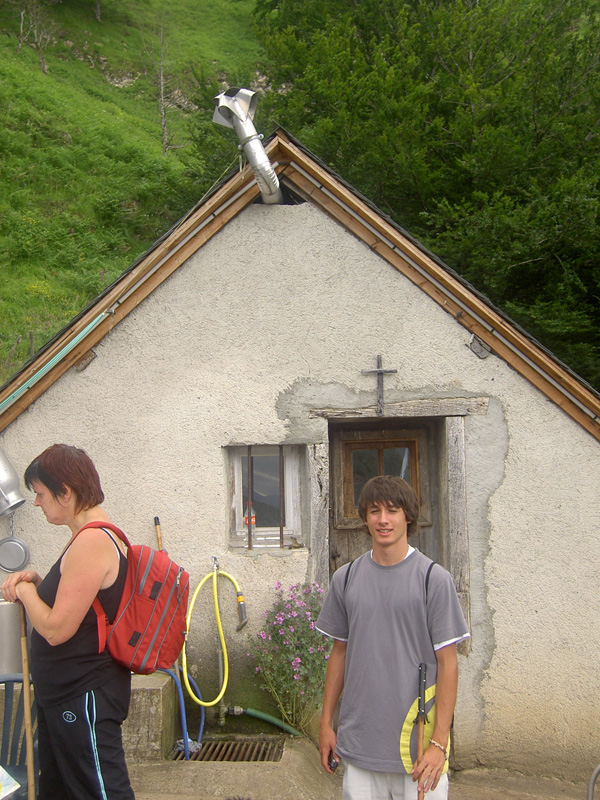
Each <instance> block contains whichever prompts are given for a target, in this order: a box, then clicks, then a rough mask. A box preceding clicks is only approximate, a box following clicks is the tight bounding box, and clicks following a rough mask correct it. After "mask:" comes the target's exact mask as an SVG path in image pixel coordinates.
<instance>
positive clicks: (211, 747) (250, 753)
mask: <svg viewBox="0 0 600 800" xmlns="http://www.w3.org/2000/svg"><path fill="white" fill-rule="evenodd" d="M283 744H284V740H283V739H271V740H269V741H264V740H262V739H261V740H257V739H244V740H236V741H223V740H219V741H203V742H202V746H201V748H200V749H199V750H196V752H192V753H190V761H210V762H215V761H227V762H234V761H235V762H246V763H247V762H249V761H271V762H273V761H281V756H282V755H283ZM174 760H175V761H184V760H185V759H184V755H183V753H176V754H175V757H174Z"/></svg>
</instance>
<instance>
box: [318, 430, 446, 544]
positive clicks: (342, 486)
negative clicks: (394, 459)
mask: <svg viewBox="0 0 600 800" xmlns="http://www.w3.org/2000/svg"><path fill="white" fill-rule="evenodd" d="M347 424H348V423H347ZM332 434H333V436H332V438H333V458H334V462H335V471H336V474H337V475H338V476H339V480H338V481H334V486H333V491H334V492H335V493H336V497H335V515H334V517H335V518H334V525H335V527H336V528H341V529H347V530H355V529H357V528H361V527H364V522H363V521H362V520H361V518H360V517H359V515H358V510H357V508H356V506H355V505H354V480H353V465H352V452H353V450H356V449H368V448H369V447H370V446H373V447H376V446H377V447H381V449H384V446H389V447H408V449H409V454H410V469H411V485H412V486H413V488H414V489H415V491H416V492H417V496H418V498H419V503H420V506H421V513H420V515H419V521H418V522H419V527H430V526H431V524H432V523H431V520H432V510H431V498H430V488H429V487H430V474H429V473H430V468H429V464H428V458H427V429H425V428H416V427H415V428H412V427H402V428H395V427H390V425H389V423H388V424H383V425H381V427H379V426H377V427H376V426H374V425H369V426H368V427H361V426H356V427H354V426H353V427H350V426H349V425H348V427H344V428H337V429H336V430H334V431H332Z"/></svg>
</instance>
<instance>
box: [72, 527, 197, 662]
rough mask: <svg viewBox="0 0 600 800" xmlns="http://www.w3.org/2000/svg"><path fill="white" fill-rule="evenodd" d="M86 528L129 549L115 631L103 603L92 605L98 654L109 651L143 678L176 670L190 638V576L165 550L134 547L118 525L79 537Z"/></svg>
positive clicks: (114, 624)
mask: <svg viewBox="0 0 600 800" xmlns="http://www.w3.org/2000/svg"><path fill="white" fill-rule="evenodd" d="M86 528H104V529H108V530H111V531H112V532H113V533H115V534H116V535H117V536H118V537H119V539H121V541H122V542H123V543H124V544H125V545H126V547H127V574H126V576H125V585H124V587H123V594H122V595H121V601H120V603H119V607H118V609H117V614H116V616H115V619H114V622H113V623H112V625H111V624H110V623H109V622H108V620H107V618H106V614H105V613H104V610H103V608H102V605H101V604H100V601H99V600H98V598H97V597H96V599H95V600H94V602H93V604H92V607H93V609H94V611H95V612H96V616H97V617H98V652H99V653H101V652H102V651H103V650H104V648H105V647H107V648H108V652H109V653H110V654H111V656H112V657H113V658H114V660H115V661H116V662H118V663H119V664H122V665H123V666H124V667H127V668H128V669H130V670H131V671H132V672H136V673H138V674H140V675H147V674H149V673H151V672H156V670H157V669H158V668H159V667H162V668H163V669H168V668H170V667H172V666H173V664H174V663H175V661H176V659H177V657H178V656H179V654H180V652H181V648H182V647H183V642H184V640H185V635H186V627H187V626H186V618H185V617H186V613H187V605H188V594H189V588H190V586H189V582H190V576H189V575H188V573H187V572H186V571H185V570H184V569H183V568H182V567H180V566H178V565H177V564H176V563H175V562H174V561H171V559H170V558H169V556H168V555H167V553H166V551H165V550H154V548H152V547H148V546H147V545H143V544H142V545H130V544H129V541H128V539H127V537H126V536H125V534H124V533H123V531H121V530H120V529H119V528H117V526H116V525H112V524H111V523H108V522H90V523H88V524H87V525H84V526H83V527H82V528H81V529H80V530H79V531H78V534H79V533H81V531H83V530H85V529H86Z"/></svg>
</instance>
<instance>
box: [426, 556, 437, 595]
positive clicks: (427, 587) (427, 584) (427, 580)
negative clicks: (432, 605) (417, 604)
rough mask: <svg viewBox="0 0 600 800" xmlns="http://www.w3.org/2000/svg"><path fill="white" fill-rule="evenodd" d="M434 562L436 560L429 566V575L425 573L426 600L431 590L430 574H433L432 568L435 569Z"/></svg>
mask: <svg viewBox="0 0 600 800" xmlns="http://www.w3.org/2000/svg"><path fill="white" fill-rule="evenodd" d="M434 564H435V561H432V562H431V564H430V565H429V567H428V568H427V575H425V602H427V592H428V591H429V576H430V575H431V570H432V569H433V565H434Z"/></svg>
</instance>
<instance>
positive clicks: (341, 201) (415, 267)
mask: <svg viewBox="0 0 600 800" xmlns="http://www.w3.org/2000/svg"><path fill="white" fill-rule="evenodd" d="M266 151H267V153H268V155H269V158H270V159H271V162H272V164H273V166H274V167H275V169H276V171H277V174H278V176H279V180H280V182H281V184H282V186H283V187H284V190H286V189H287V190H289V191H290V192H292V194H294V195H296V196H299V197H300V198H302V199H303V200H305V201H307V202H310V203H312V204H313V205H315V206H317V207H318V208H320V209H321V210H322V211H324V212H325V213H326V214H328V215H329V216H330V217H332V218H333V219H335V220H336V221H337V222H338V223H340V224H341V225H343V226H344V227H345V228H347V229H348V230H349V231H350V232H351V233H353V234H354V235H355V236H357V237H358V238H359V239H360V240H361V241H363V242H364V243H365V244H366V245H367V246H368V247H369V248H371V249H372V250H373V251H374V252H376V253H377V254H378V255H379V256H381V257H382V258H384V259H385V260H386V261H388V262H389V263H390V264H391V265H392V266H393V267H395V268H396V269H397V270H398V271H399V272H401V273H402V274H403V275H405V276H406V277H407V278H408V279H409V280H411V281H412V282H413V283H415V284H416V285H417V286H418V287H419V288H420V289H421V290H422V291H423V292H425V293H426V294H427V295H428V296H429V297H430V298H431V299H432V300H434V301H435V302H436V303H438V304H439V305H440V306H441V307H442V308H443V309H444V310H445V311H446V312H447V313H448V314H451V315H452V316H453V317H454V318H455V319H456V321H457V322H459V323H460V324H461V325H462V326H463V327H465V328H466V329H467V330H469V331H470V332H471V333H472V334H473V335H474V336H476V337H477V338H478V339H479V340H480V341H481V342H483V343H484V345H487V347H488V348H490V349H491V351H492V352H493V353H494V354H495V355H497V356H498V357H500V358H502V359H503V360H504V361H506V363H508V364H509V365H510V366H511V367H513V369H515V370H516V371H517V372H518V373H519V374H521V375H522V376H523V377H524V378H526V379H527V380H528V381H530V383H532V384H533V385H534V386H535V387H536V388H537V389H539V390H540V391H541V392H542V393H543V394H544V395H546V397H548V398H549V399H550V400H552V402H554V403H556V404H557V405H558V406H559V407H560V408H561V409H562V410H563V411H564V412H565V413H566V414H568V415H569V416H570V417H572V418H573V419H574V420H575V421H576V422H578V423H579V424H580V425H582V426H583V427H584V428H585V429H586V430H587V431H588V432H589V433H591V434H592V436H594V437H595V438H596V439H597V440H599V441H600V395H599V394H598V393H597V392H596V391H595V390H594V389H593V388H592V387H591V386H590V385H589V384H587V383H586V382H585V381H583V380H582V379H581V378H580V377H578V376H577V375H576V374H575V373H574V372H572V371H571V370H570V369H569V368H568V367H567V366H566V365H564V364H562V363H561V362H560V361H559V360H558V359H557V358H555V357H554V356H553V355H552V354H551V353H550V352H549V351H548V350H546V349H545V348H544V347H543V346H542V345H540V344H539V342H537V341H535V340H534V339H533V338H531V337H530V336H528V334H527V333H526V332H525V331H524V330H522V329H521V328H520V327H519V326H518V325H516V324H515V323H514V322H512V321H511V320H510V319H509V318H508V317H507V316H506V315H505V314H503V313H502V312H501V311H500V310H499V309H497V308H495V307H494V306H493V305H492V304H491V303H490V302H489V300H487V299H486V298H485V297H484V296H483V295H482V294H481V293H479V292H478V291H477V290H476V289H475V288H474V287H473V286H471V285H470V284H468V283H467V282H466V281H464V280H463V279H462V278H460V276H459V275H457V274H456V273H455V272H454V271H453V270H452V269H450V268H449V267H448V266H447V265H445V264H444V263H443V262H442V261H441V260H440V259H438V258H437V257H436V256H435V255H434V254H432V253H431V252H429V251H428V250H427V249H426V248H425V247H424V246H423V245H422V244H420V243H419V242H418V241H416V240H415V239H414V238H413V237H411V236H410V234H408V233H407V232H406V231H404V230H403V229H402V228H401V227H400V226H398V225H397V224H396V223H394V222H393V221H392V220H391V219H389V218H388V217H387V216H385V215H384V214H382V213H381V212H380V211H379V210H378V209H377V208H375V206H374V205H373V204H372V203H370V202H369V201H368V200H367V199H366V198H364V197H362V196H361V195H360V194H359V193H358V192H356V190H354V189H353V188H352V187H350V186H349V185H348V184H346V183H345V182H344V181H343V180H342V179H341V178H340V177H339V176H337V175H335V174H334V173H333V172H332V171H331V170H330V169H328V168H327V167H326V166H325V165H324V164H323V163H321V162H320V161H319V160H318V159H317V158H316V157H315V156H314V155H312V154H311V153H309V152H308V151H307V150H306V149H305V148H304V147H303V146H302V145H301V144H300V143H299V142H298V141H296V140H295V139H294V138H293V137H292V136H290V135H289V134H288V133H287V132H286V131H285V130H283V129H282V128H278V129H277V130H276V131H275V133H274V134H273V135H272V136H271V137H270V138H269V140H268V142H267V143H266ZM259 194H260V192H259V189H258V186H257V184H256V181H255V179H254V174H253V172H252V170H251V168H250V167H249V166H246V167H245V169H244V170H243V171H241V172H236V173H235V174H233V175H231V176H230V177H228V178H226V179H225V180H224V181H223V182H222V183H221V184H220V185H219V186H218V187H217V188H216V189H215V190H214V191H213V192H212V194H210V195H209V196H208V197H207V198H205V199H204V200H202V201H201V202H200V203H199V204H198V205H197V206H196V207H195V208H193V209H192V210H191V211H190V212H188V214H187V215H186V216H185V217H183V219H181V220H179V222H177V223H176V225H174V226H173V227H172V228H171V229H170V230H169V231H167V233H165V234H164V235H163V236H162V237H161V238H160V239H159V240H158V241H157V242H156V243H155V244H154V246H153V247H152V248H151V249H150V250H149V251H148V252H147V253H145V254H144V255H143V256H142V257H141V258H139V259H138V260H137V261H136V262H134V264H132V266H131V267H130V268H129V269H128V270H126V271H125V272H124V273H123V274H122V275H121V276H120V277H119V278H118V279H117V280H116V281H115V282H114V283H113V284H111V286H109V287H108V288H107V289H105V290H104V291H103V292H102V293H101V294H100V295H99V296H98V297H97V298H96V299H95V300H94V301H93V302H92V303H91V304H90V305H89V306H88V307H87V308H85V309H84V310H83V311H82V312H81V313H80V314H79V315H78V316H77V317H75V319H73V320H72V321H71V323H69V325H68V326H67V327H65V328H64V329H63V330H62V331H60V332H59V333H58V334H57V335H56V336H55V337H54V338H53V339H51V340H50V341H49V342H48V343H47V344H46V345H45V346H44V347H43V348H42V349H41V350H40V351H39V352H38V353H37V354H36V355H35V356H34V357H33V358H32V359H31V360H30V361H29V362H27V364H25V366H24V367H23V368H22V369H21V370H20V371H19V372H18V373H17V374H16V375H15V376H13V378H12V379H11V380H10V381H9V382H8V383H7V384H5V386H4V387H3V388H2V391H0V431H2V430H4V428H6V427H7V426H8V425H9V424H10V423H11V422H12V421H13V420H14V419H16V417H17V416H19V414H20V413H21V412H22V411H24V410H25V409H26V408H27V407H28V406H29V405H30V404H31V403H32V402H34V400H36V399H37V398H38V397H39V396H40V395H41V394H42V393H43V392H44V391H45V390H46V389H47V388H48V387H49V386H50V385H52V383H54V381H56V380H57V379H58V378H59V377H60V376H61V375H63V374H64V373H65V372H66V371H67V370H68V369H69V368H70V367H72V366H73V365H75V364H77V363H79V362H81V361H82V360H83V359H84V358H85V357H86V354H89V351H90V350H91V348H92V347H93V346H94V345H95V344H97V343H98V342H99V341H100V340H101V339H102V338H103V337H104V336H105V335H106V334H107V333H108V332H109V331H110V330H112V328H113V327H114V326H115V325H117V324H118V323H119V322H120V321H121V320H122V319H123V318H124V317H126V316H127V315H128V314H129V312H130V311H132V310H133V309H134V308H135V307H136V306H137V305H139V303H141V302H142V301H143V300H144V299H145V298H146V297H147V296H148V295H149V294H150V293H151V292H152V291H154V289H155V288H156V287H157V286H159V285H160V284H161V283H162V282H163V281H164V280H165V279H166V278H168V277H169V275H171V273H173V272H174V271H175V270H176V269H177V268H178V267H179V266H180V265H181V264H183V263H184V262H185V261H186V260H187V259H188V258H189V257H190V256H191V255H192V254H193V253H194V252H195V251H196V250H198V249H199V248H200V247H202V246H203V245H204V244H205V243H206V242H207V241H208V240H209V239H211V238H212V236H214V235H215V234H216V233H218V231H220V230H221V229H222V228H223V227H224V226H225V225H226V224H227V223H228V222H229V221H230V220H231V219H232V218H233V217H235V216H236V215H237V214H238V213H239V212H240V211H242V210H243V209H244V208H245V207H246V206H248V205H249V204H250V203H252V202H253V201H254V200H255V199H256V198H257V197H258V196H259Z"/></svg>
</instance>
